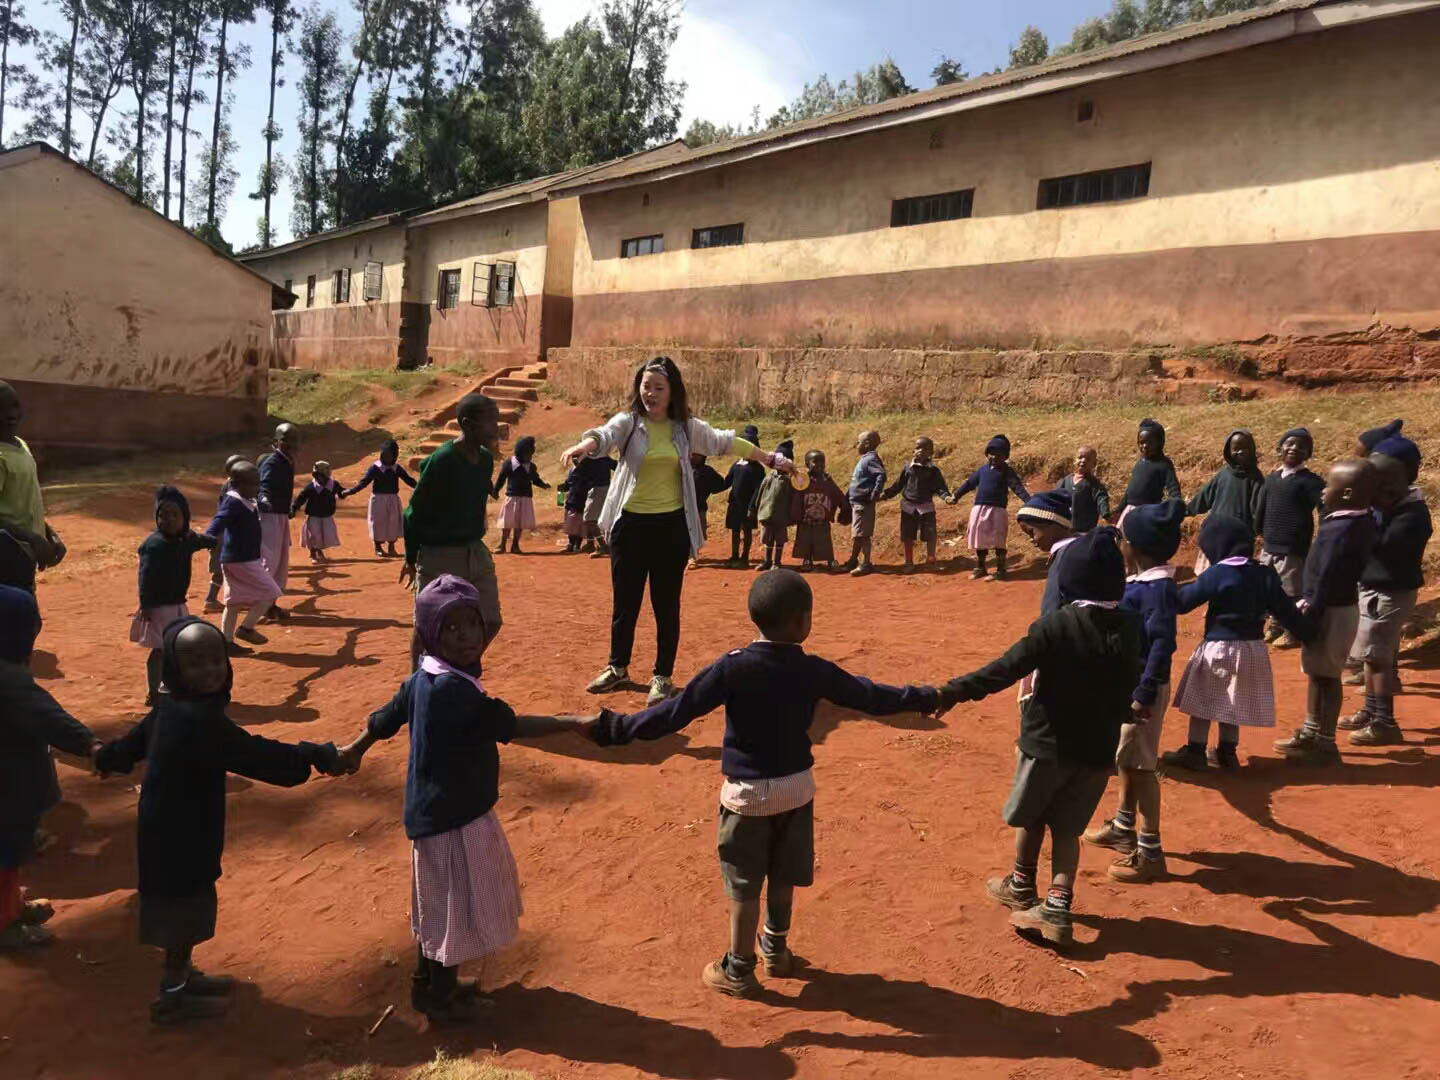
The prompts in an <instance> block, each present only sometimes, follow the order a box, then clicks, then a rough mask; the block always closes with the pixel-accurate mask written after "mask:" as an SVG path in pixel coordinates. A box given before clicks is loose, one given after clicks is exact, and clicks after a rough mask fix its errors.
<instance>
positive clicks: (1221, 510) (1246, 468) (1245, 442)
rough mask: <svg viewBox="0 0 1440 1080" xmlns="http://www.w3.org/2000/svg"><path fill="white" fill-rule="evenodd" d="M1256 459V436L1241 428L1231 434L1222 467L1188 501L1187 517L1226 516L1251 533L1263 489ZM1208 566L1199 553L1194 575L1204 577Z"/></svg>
mask: <svg viewBox="0 0 1440 1080" xmlns="http://www.w3.org/2000/svg"><path fill="white" fill-rule="evenodd" d="M1256 456H1257V451H1256V449H1255V436H1253V435H1251V434H1250V432H1248V431H1246V430H1245V429H1244V428H1236V429H1235V430H1234V431H1232V432H1231V433H1230V434H1229V435H1228V436H1227V437H1226V439H1225V445H1224V447H1223V448H1222V449H1221V457H1223V458H1224V460H1225V464H1224V466H1223V467H1222V468H1221V469H1220V471H1219V472H1217V473H1216V474H1215V475H1214V476H1212V477H1211V478H1210V479H1209V481H1208V482H1206V484H1205V486H1204V487H1202V488H1201V489H1200V490H1199V491H1197V492H1196V493H1195V496H1194V498H1192V499H1191V500H1190V505H1189V507H1188V512H1189V514H1190V516H1191V517H1198V516H1199V515H1201V514H1207V513H1216V514H1227V515H1229V516H1230V517H1233V518H1235V519H1236V520H1237V521H1242V522H1244V523H1245V526H1246V528H1248V529H1250V530H1251V531H1252V532H1253V531H1254V530H1255V523H1256V521H1257V520H1258V518H1257V516H1256V513H1255V511H1256V507H1257V506H1258V505H1259V502H1260V491H1261V489H1262V488H1263V487H1264V486H1265V478H1264V477H1263V476H1261V475H1260V469H1259V468H1258V467H1257V466H1256V464H1255V460H1256ZM1209 565H1210V564H1209V563H1208V562H1207V561H1206V559H1205V553H1204V552H1203V551H1202V552H1201V553H1200V554H1199V556H1198V557H1197V558H1196V559H1195V573H1196V574H1203V573H1204V572H1205V570H1206V568H1207V567H1208V566H1209Z"/></svg>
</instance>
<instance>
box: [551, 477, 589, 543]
mask: <svg viewBox="0 0 1440 1080" xmlns="http://www.w3.org/2000/svg"><path fill="white" fill-rule="evenodd" d="M555 490H556V491H559V492H561V493H562V494H563V495H564V496H565V502H564V504H563V506H564V509H565V535H566V536H568V537H569V538H570V539H572V540H579V539H580V538H581V537H582V536H584V535H585V494H586V492H587V491H588V490H589V489H588V488H587V487H586V484H585V481H584V479H583V478H582V477H581V475H580V466H578V465H575V466H572V467H571V469H570V472H569V473H567V474H566V476H565V480H564V482H563V483H561V484H560V485H558V486H557V487H556V488H555Z"/></svg>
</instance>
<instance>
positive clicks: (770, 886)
mask: <svg viewBox="0 0 1440 1080" xmlns="http://www.w3.org/2000/svg"><path fill="white" fill-rule="evenodd" d="M794 912H795V886H793V885H776V884H775V883H774V882H773V881H771V882H767V883H766V888H765V932H764V934H763V936H762V937H761V938H760V950H761V951H762V952H764V953H767V954H769V955H770V956H775V955H776V954H778V953H783V952H784V951H785V950H786V949H787V948H789V945H788V944H787V942H788V941H789V935H790V919H791V916H792V915H793V914H794Z"/></svg>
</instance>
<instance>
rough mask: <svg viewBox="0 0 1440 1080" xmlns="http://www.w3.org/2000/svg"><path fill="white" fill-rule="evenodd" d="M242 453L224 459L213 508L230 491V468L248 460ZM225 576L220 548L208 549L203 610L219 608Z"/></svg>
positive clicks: (222, 502)
mask: <svg viewBox="0 0 1440 1080" xmlns="http://www.w3.org/2000/svg"><path fill="white" fill-rule="evenodd" d="M249 460H250V459H249V458H247V457H246V456H245V455H244V454H231V455H230V456H229V457H228V458H226V459H225V482H224V483H223V484H221V485H220V497H219V498H218V499H216V500H215V509H217V510H218V509H220V507H222V506H224V505H225V496H226V495H227V494H229V492H230V470H231V469H233V468H234V467H235V466H236V465H238V464H240V462H242V461H249ZM224 584H225V578H224V577H223V576H222V575H221V573H220V548H219V547H218V546H217V547H213V548H211V549H210V588H209V589H208V590H207V591H206V593H205V610H206V611H219V610H220V587H221V586H222V585H224Z"/></svg>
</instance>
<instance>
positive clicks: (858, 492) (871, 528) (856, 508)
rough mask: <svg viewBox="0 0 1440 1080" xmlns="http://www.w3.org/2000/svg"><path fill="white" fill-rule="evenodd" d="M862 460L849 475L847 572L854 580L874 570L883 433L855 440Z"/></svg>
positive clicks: (882, 486)
mask: <svg viewBox="0 0 1440 1080" xmlns="http://www.w3.org/2000/svg"><path fill="white" fill-rule="evenodd" d="M855 449H856V451H858V452H859V454H860V460H859V461H857V462H856V463H855V471H854V472H853V473H851V474H850V490H849V491H848V492H847V493H846V494H847V495H848V497H849V499H850V522H851V526H850V531H851V540H850V559H849V561H848V562H846V563H845V567H844V569H846V570H848V571H849V572H850V576H851V577H864V576H865V575H866V574H868V573H870V572H871V571H872V570H874V569H875V567H874V564H873V560H872V555H873V549H874V543H875V504H876V502H877V501H879V499H880V497H881V496H882V495H883V494H884V493H885V462H884V461H882V460H881V459H880V433H879V432H878V431H862V432H861V433H860V437H859V438H858V439H856V440H855Z"/></svg>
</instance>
